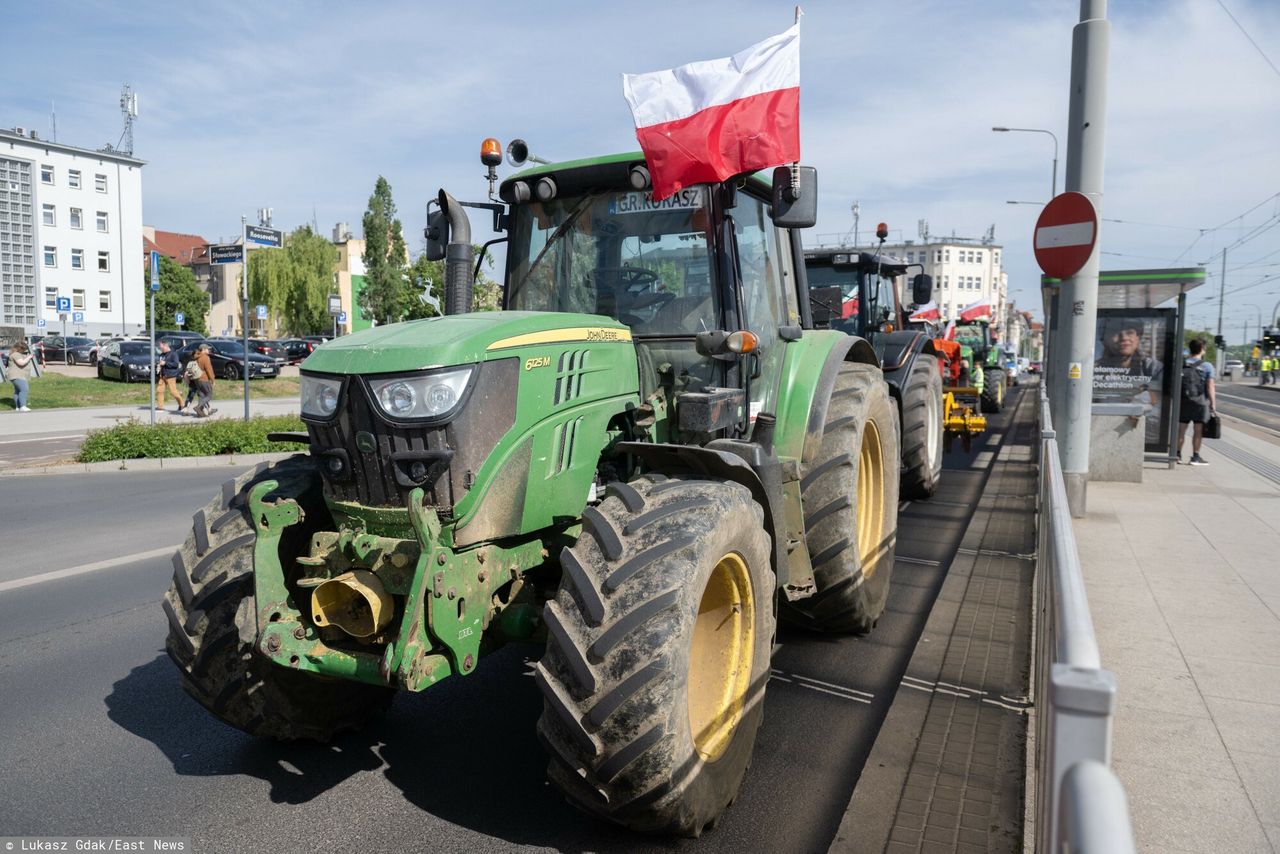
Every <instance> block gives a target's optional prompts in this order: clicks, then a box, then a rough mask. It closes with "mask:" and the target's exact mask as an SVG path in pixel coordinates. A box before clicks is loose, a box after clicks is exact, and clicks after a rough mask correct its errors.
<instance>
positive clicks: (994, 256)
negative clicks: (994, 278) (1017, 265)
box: [991, 252, 1000, 267]
mask: <svg viewBox="0 0 1280 854" xmlns="http://www.w3.org/2000/svg"><path fill="white" fill-rule="evenodd" d="M991 262H992V263H993V264H995V265H996V266H997V267H999V266H1000V253H999V252H992V253H991Z"/></svg>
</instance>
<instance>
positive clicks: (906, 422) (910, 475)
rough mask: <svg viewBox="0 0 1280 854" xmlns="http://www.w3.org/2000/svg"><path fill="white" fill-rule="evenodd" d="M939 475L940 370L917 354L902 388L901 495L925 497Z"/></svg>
mask: <svg viewBox="0 0 1280 854" xmlns="http://www.w3.org/2000/svg"><path fill="white" fill-rule="evenodd" d="M941 477H942V373H941V372H940V371H939V370H938V360H937V359H936V358H935V357H933V356H931V355H929V354H928V353H921V354H920V355H919V356H917V357H916V361H915V364H914V365H912V366H911V373H909V374H908V375H907V381H906V383H905V384H904V385H903V387H902V489H901V495H902V497H903V498H911V499H918V498H928V497H930V496H931V495H933V493H934V492H936V491H937V490H938V481H939V479H940V478H941Z"/></svg>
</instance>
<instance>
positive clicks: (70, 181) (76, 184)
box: [67, 169, 80, 190]
mask: <svg viewBox="0 0 1280 854" xmlns="http://www.w3.org/2000/svg"><path fill="white" fill-rule="evenodd" d="M67 186H68V187H70V188H71V189H73V190H78V189H80V170H79V169H68V170H67Z"/></svg>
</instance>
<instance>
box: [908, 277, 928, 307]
mask: <svg viewBox="0 0 1280 854" xmlns="http://www.w3.org/2000/svg"><path fill="white" fill-rule="evenodd" d="M931 299H933V278H932V277H931V276H928V275H925V274H924V273H917V274H916V275H915V277H913V278H912V279H911V301H912V302H914V303H915V304H916V305H924V304H925V303H927V302H928V301H929V300H931Z"/></svg>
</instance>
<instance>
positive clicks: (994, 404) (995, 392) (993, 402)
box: [979, 371, 1004, 412]
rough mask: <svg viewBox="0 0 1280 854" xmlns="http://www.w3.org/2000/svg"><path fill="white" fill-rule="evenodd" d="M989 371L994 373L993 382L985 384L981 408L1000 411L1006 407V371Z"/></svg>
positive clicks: (986, 410)
mask: <svg viewBox="0 0 1280 854" xmlns="http://www.w3.org/2000/svg"><path fill="white" fill-rule="evenodd" d="M988 373H990V374H992V382H988V383H986V384H984V385H983V387H982V400H981V402H980V403H979V408H980V409H981V410H982V411H983V412H999V411H1000V410H1001V409H1002V408H1003V407H1004V372H1003V371H1001V372H1000V373H999V374H996V373H995V372H994V371H988Z"/></svg>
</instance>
